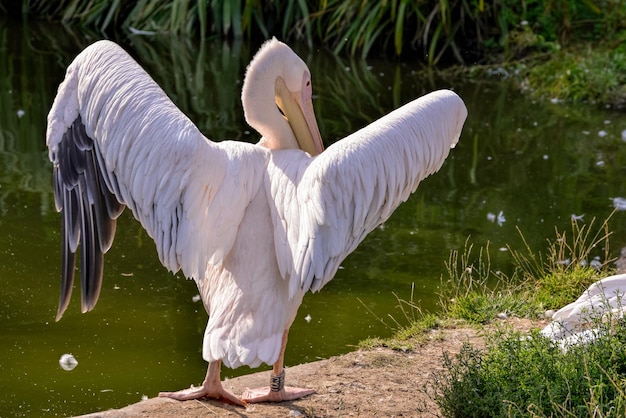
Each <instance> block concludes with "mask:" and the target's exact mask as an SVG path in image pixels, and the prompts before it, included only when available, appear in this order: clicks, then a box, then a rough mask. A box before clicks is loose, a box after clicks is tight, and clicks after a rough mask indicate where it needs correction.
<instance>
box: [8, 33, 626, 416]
mask: <svg viewBox="0 0 626 418" xmlns="http://www.w3.org/2000/svg"><path fill="white" fill-rule="evenodd" d="M96 38H98V37H97V36H96V35H93V34H85V33H81V32H72V31H68V30H66V29H64V28H62V27H57V26H49V25H46V24H43V23H42V24H37V25H34V24H31V25H30V27H28V26H24V25H21V24H15V23H13V22H7V21H5V22H0V49H2V53H1V54H0V104H1V106H2V112H0V231H1V233H0V278H1V279H2V283H3V286H2V287H1V288H0V300H1V301H2V303H1V304H0V327H1V329H2V331H3V332H2V333H1V334H0V347H1V351H0V352H2V353H3V356H2V358H0V369H1V370H2V373H0V390H1V391H2V393H3V394H5V396H2V397H0V415H1V416H4V415H26V416H30V415H69V414H78V413H86V412H89V411H94V410H97V409H103V408H110V407H114V406H121V405H124V404H127V403H130V402H135V401H137V400H139V399H140V397H141V396H142V395H144V394H145V395H148V396H154V395H155V394H156V393H157V391H159V390H173V389H179V388H181V387H183V386H185V385H187V384H190V383H199V382H200V381H201V379H202V378H203V376H204V372H205V367H206V365H205V363H204V362H203V361H202V359H201V353H200V349H201V342H202V333H203V331H204V327H205V325H206V314H205V313H204V309H203V308H202V305H201V303H200V302H194V299H193V298H194V296H195V295H196V293H197V291H196V289H195V285H194V284H193V283H192V282H189V281H187V280H185V279H184V278H182V277H180V276H176V277H174V278H173V277H172V276H171V275H170V274H169V273H167V272H166V271H165V269H164V268H163V267H162V266H161V265H160V263H159V261H158V259H157V257H156V251H155V249H154V244H153V243H152V241H151V239H150V238H149V237H148V236H147V235H146V233H145V232H144V231H143V230H142V229H141V227H140V226H139V224H138V223H137V222H135V221H134V220H133V219H132V216H131V215H130V214H129V213H125V214H124V215H123V216H122V219H121V220H120V222H119V225H118V233H117V236H116V240H115V244H114V246H113V248H112V250H111V251H110V252H109V253H108V254H107V258H106V267H105V275H106V278H105V281H104V288H103V290H102V294H101V299H100V302H99V303H98V306H97V308H96V309H95V311H93V312H91V313H89V314H87V315H81V314H80V313H79V305H78V301H77V300H74V301H73V303H72V304H71V305H70V308H69V310H68V312H67V313H66V315H65V317H64V318H63V320H62V321H61V322H59V323H55V322H53V318H54V315H55V311H56V303H57V300H58V291H59V290H58V286H59V275H60V263H59V260H60V235H59V229H60V219H59V216H58V214H56V212H55V210H54V202H53V197H52V186H51V167H50V163H49V162H48V159H47V152H46V149H45V144H44V142H43V141H44V137H45V127H46V125H45V119H46V115H47V112H48V109H49V108H50V105H51V103H52V100H53V98H54V95H55V92H56V88H57V86H58V83H59V82H60V80H61V79H62V77H63V74H64V71H65V68H66V66H67V65H68V64H69V63H70V62H71V60H72V58H73V57H74V56H75V55H76V54H77V53H78V52H79V51H80V50H81V49H82V48H84V47H85V46H86V45H88V44H90V43H91V42H92V41H93V40H95V39H96ZM117 41H118V42H120V43H122V45H123V46H124V47H125V48H126V49H128V50H129V51H130V52H131V54H132V55H133V56H134V57H135V58H136V59H138V61H139V62H140V63H141V64H142V65H143V66H144V67H145V68H146V70H147V71H148V73H150V74H151V75H152V76H153V77H154V78H155V80H156V81H157V82H158V83H159V84H160V85H161V86H163V87H164V89H165V90H166V92H167V94H168V95H169V96H170V97H171V98H172V99H173V100H174V102H175V103H176V104H177V105H178V106H179V107H180V108H181V109H182V110H183V112H185V113H186V114H187V115H189V116H190V118H191V119H192V120H194V121H195V122H196V123H197V124H198V126H199V127H200V129H201V130H202V131H203V132H204V133H205V134H206V135H207V136H208V137H210V138H229V139H232V138H234V139H240V140H244V141H250V142H255V141H256V140H257V134H256V133H255V132H252V131H251V130H250V129H249V127H247V126H246V125H245V123H244V122H243V119H242V109H241V104H240V101H239V94H240V88H241V82H242V77H243V73H244V70H245V67H246V65H247V63H248V62H249V59H250V56H251V55H252V53H254V52H255V51H256V49H257V48H258V45H244V44H238V43H232V44H231V43H225V44H222V43H218V42H206V43H199V42H195V41H190V40H185V39H176V38H165V37H160V38H159V37H138V36H130V37H124V36H120V37H119V39H117ZM296 49H297V51H298V52H299V54H300V55H301V56H302V57H303V59H304V60H305V61H306V62H307V63H308V64H309V67H310V68H311V72H312V74H313V81H314V93H315V97H314V101H315V103H314V106H315V110H316V114H317V116H318V119H319V125H320V130H321V132H322V134H323V136H324V138H325V139H326V141H327V143H330V142H332V141H334V140H336V139H338V138H342V137H344V136H345V135H347V134H348V133H351V132H353V131H354V130H356V129H358V128H359V127H361V126H363V125H365V124H367V123H368V122H370V121H372V120H375V119H377V118H379V117H380V116H382V115H384V114H386V113H388V112H389V111H390V110H392V109H394V108H396V107H398V106H399V105H401V104H403V103H405V102H407V101H409V100H411V99H413V98H415V97H417V96H420V95H422V94H424V93H427V92H429V91H431V90H433V89H436V88H442V87H453V88H454V89H455V90H456V91H457V92H458V93H459V94H460V95H461V97H463V98H464V100H465V101H466V104H467V107H468V109H469V118H468V121H467V124H466V128H465V130H464V133H463V136H462V139H461V142H460V143H459V145H458V146H457V149H455V150H454V151H453V153H452V154H451V157H450V158H449V160H448V161H447V162H446V164H445V165H444V167H443V168H442V169H441V171H440V172H439V173H438V174H437V175H436V176H433V177H432V178H430V179H428V180H426V181H424V183H423V184H422V185H421V186H420V190H419V191H418V193H417V194H416V195H414V196H413V197H412V198H411V199H410V200H409V201H408V202H407V203H406V204H404V205H402V206H401V207H400V208H399V209H398V211H397V212H396V213H395V215H394V216H393V218H392V219H391V220H390V221H389V222H387V223H386V224H385V225H384V227H383V228H380V229H378V230H376V231H374V232H373V233H372V234H371V235H370V236H369V237H368V239H367V240H366V241H365V242H364V243H363V244H362V245H361V246H360V247H359V249H358V250H357V251H356V252H355V253H354V254H353V255H351V256H350V257H349V258H348V259H347V260H346V261H345V262H344V263H343V265H342V269H341V270H340V271H339V272H338V274H337V276H336V278H335V279H334V280H333V281H332V282H331V283H330V284H329V285H328V286H327V287H326V288H325V289H324V290H323V291H322V292H321V293H320V294H316V295H309V296H307V297H306V298H305V300H304V303H303V305H302V307H301V309H300V312H299V315H298V318H297V319H296V322H295V324H294V326H293V328H292V333H291V338H290V344H289V347H288V349H287V364H288V365H292V364H297V363H300V362H304V361H312V360H315V359H316V358H318V357H328V356H330V355H334V354H338V353H341V352H345V351H347V350H350V349H351V345H353V344H356V343H357V342H358V341H359V340H361V339H363V338H366V337H367V336H385V335H389V334H390V333H391V330H389V329H387V328H386V327H384V326H383V325H381V324H380V323H379V322H378V321H377V320H376V319H375V318H374V317H373V316H372V315H371V314H370V313H369V311H371V312H373V313H375V314H376V315H378V316H380V317H385V316H386V315H387V314H388V313H392V314H394V315H395V316H396V317H398V318H401V314H400V313H399V311H397V310H396V309H395V306H396V305H397V301H396V299H395V296H394V295H393V292H396V293H397V294H399V296H400V297H402V298H406V299H408V298H409V295H410V287H411V283H412V282H415V283H416V296H417V298H418V299H420V301H421V302H420V303H421V305H422V306H423V307H424V308H425V309H427V310H428V309H436V306H435V302H436V299H437V296H436V295H435V290H436V287H437V285H438V284H439V279H440V276H441V275H442V274H443V273H444V271H445V269H444V261H445V260H446V259H447V257H448V254H449V251H450V250H451V249H460V248H462V247H463V245H464V243H465V241H466V239H467V237H468V236H471V238H470V239H471V242H474V243H478V244H481V243H485V242H487V241H491V242H492V248H494V249H497V248H500V247H504V246H505V244H507V243H508V244H511V245H512V246H514V247H515V246H519V244H520V243H519V238H518V233H517V231H516V226H519V227H520V228H521V229H522V230H523V232H524V234H525V236H526V238H527V240H528V241H529V243H530V244H531V245H533V246H534V247H535V248H542V245H544V242H545V239H546V237H552V236H553V235H554V233H553V231H554V226H555V225H556V226H558V227H559V228H560V229H564V228H566V227H567V226H568V225H569V222H570V217H571V215H572V214H576V215H577V216H581V215H584V216H583V220H584V221H587V222H588V221H590V220H591V219H592V218H593V217H594V216H596V217H599V218H601V219H603V218H604V217H606V216H607V215H608V214H609V213H610V211H611V209H612V208H611V200H610V198H613V197H625V196H626V190H624V185H623V182H622V181H621V178H622V176H623V170H624V168H623V167H624V158H625V157H626V154H625V151H624V143H623V142H622V140H621V132H622V131H623V130H624V129H625V128H626V121H625V119H624V115H623V114H621V113H615V112H600V111H597V110H595V109H592V108H589V107H584V106H566V105H562V104H552V103H533V102H529V101H527V100H524V99H522V98H521V97H519V95H517V94H515V93H513V92H512V90H510V89H508V88H506V85H504V84H503V83H501V82H496V81H490V80H487V81H481V82H472V83H459V82H458V81H448V80H441V79H438V78H437V77H436V75H432V74H431V75H430V76H428V75H426V76H425V75H424V73H421V72H418V71H417V68H416V67H415V66H411V65H408V64H401V63H389V62H380V61H375V60H370V61H367V62H365V61H360V60H354V59H352V60H351V59H344V58H338V57H335V56H332V55H331V54H329V53H327V52H326V51H323V50H317V49H315V50H308V49H304V48H296ZM600 131H603V132H604V133H605V134H602V135H599V134H598V133H599V132H600ZM500 212H501V213H502V216H503V218H504V221H503V222H500V223H498V222H491V221H490V220H489V218H488V215H489V214H494V215H495V216H496V217H497V215H498V214H499V213H500ZM611 226H612V227H613V229H614V231H615V232H616V236H615V239H614V241H613V242H614V243H615V245H614V248H615V249H617V248H619V247H620V246H622V245H624V244H625V242H624V241H626V240H624V238H622V237H623V231H624V227H625V225H624V217H623V216H621V214H618V215H617V216H614V218H613V219H612V221H611ZM594 255H595V254H594ZM492 262H494V263H499V264H500V265H502V269H504V270H506V269H507V266H509V265H510V259H509V258H508V254H506V253H500V252H498V253H497V254H495V255H494V257H492ZM359 300H361V301H362V302H363V303H364V304H365V305H366V306H367V308H366V307H365V306H363V305H361V303H360V302H359ZM307 317H308V318H309V319H310V321H307V320H305V318H307ZM64 353H72V354H73V355H74V356H75V358H76V360H77V361H78V366H77V367H76V368H75V369H74V370H72V371H71V372H67V371H65V370H63V369H61V367H60V366H59V358H60V356H61V355H62V354H64ZM129 371H131V372H129ZM248 371H249V370H245V369H242V370H237V371H234V372H232V373H229V371H228V370H227V369H224V374H225V375H230V376H233V375H235V374H237V373H245V372H248Z"/></svg>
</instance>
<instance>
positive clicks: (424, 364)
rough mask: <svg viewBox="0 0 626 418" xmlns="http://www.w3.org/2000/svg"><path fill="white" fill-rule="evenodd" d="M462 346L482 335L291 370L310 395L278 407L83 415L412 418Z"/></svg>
mask: <svg viewBox="0 0 626 418" xmlns="http://www.w3.org/2000/svg"><path fill="white" fill-rule="evenodd" d="M505 322H506V325H507V326H512V327H514V328H515V329H518V330H520V331H527V330H529V329H531V328H539V327H543V326H545V323H542V322H539V321H535V322H532V321H529V320H523V319H515V318H514V319H509V320H506V321H505ZM464 342H470V343H471V344H473V345H474V346H477V347H481V346H482V345H483V332H481V330H479V329H475V328H452V329H442V330H433V331H431V332H430V334H429V335H428V339H427V341H426V342H425V343H421V344H419V346H415V347H414V348H413V350H411V351H408V352H399V351H394V350H390V349H388V348H376V349H372V350H358V351H355V352H352V353H348V354H345V355H342V356H338V357H332V358H330V359H327V360H321V361H317V362H314V363H309V364H303V365H300V366H295V367H290V368H288V369H287V371H286V383H287V385H289V386H299V387H306V388H313V389H315V390H316V393H315V394H314V395H311V396H309V397H306V398H304V399H300V400H297V401H293V402H284V403H280V404H252V405H249V406H247V407H246V408H243V407H236V406H232V405H228V404H225V403H223V402H220V401H214V400H202V401H186V402H178V401H173V400H169V399H160V398H152V399H148V400H146V401H142V402H139V403H136V404H133V405H130V406H127V407H125V408H122V409H116V410H110V411H104V412H97V413H93V414H89V415H84V416H83V417H89V418H96V417H103V418H112V417H157V418H165V417H173V416H175V417H178V418H188V417H189V418H190V417H213V416H219V417H221V416H230V417H270V418H273V417H307V418H309V417H370V416H379V417H415V416H438V412H439V411H438V409H437V406H436V405H435V404H434V403H433V401H432V400H431V399H430V398H429V397H428V396H427V394H426V393H425V390H424V387H425V384H426V383H427V382H429V381H430V379H431V377H432V376H433V374H434V373H436V372H438V371H441V370H442V369H443V353H444V352H448V353H450V354H454V353H458V352H459V350H460V348H461V346H462V344H463V343H464ZM269 373H270V372H269V371H267V372H262V373H255V374H252V375H247V376H241V377H238V378H235V379H230V380H228V381H226V382H225V384H224V386H225V387H226V388H229V389H230V390H232V391H233V392H234V393H242V392H243V391H244V390H245V389H246V388H247V387H259V386H267V384H268V382H269Z"/></svg>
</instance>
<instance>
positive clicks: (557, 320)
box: [541, 274, 626, 349]
mask: <svg viewBox="0 0 626 418" xmlns="http://www.w3.org/2000/svg"><path fill="white" fill-rule="evenodd" d="M625 295H626V274H617V275H614V276H609V277H606V278H604V279H602V280H598V281H597V282H595V283H594V284H592V285H591V286H589V288H588V289H587V290H585V291H584V292H583V294H582V295H580V297H579V298H578V299H577V300H576V301H574V302H572V303H570V304H569V305H567V306H564V307H563V308H561V309H559V310H558V311H556V312H555V313H554V314H553V315H552V322H550V323H549V324H548V325H547V326H546V327H545V328H544V329H542V330H541V334H542V335H543V336H545V337H547V338H551V339H552V340H554V341H557V342H558V343H559V344H560V345H561V347H562V348H564V349H567V347H568V346H570V345H574V344H580V343H587V342H591V341H593V340H595V339H596V338H598V337H599V336H600V335H602V333H603V331H602V330H601V329H599V328H598V325H600V323H601V322H606V321H614V320H616V319H619V318H622V317H623V316H624V310H625V309H626V300H624V296H625Z"/></svg>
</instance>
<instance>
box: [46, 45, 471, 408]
mask: <svg viewBox="0 0 626 418" xmlns="http://www.w3.org/2000/svg"><path fill="white" fill-rule="evenodd" d="M311 91H312V90H311V77H310V73H309V70H308V68H307V66H306V65H305V63H304V62H303V61H302V60H301V59H300V58H299V57H298V56H297V55H296V54H295V53H294V52H293V51H292V50H291V49H289V48H288V47H287V46H286V45H284V44H283V43H281V42H279V41H277V40H275V39H272V40H270V41H268V42H266V43H265V44H264V45H263V46H262V48H261V49H260V50H259V52H258V53H257V55H256V56H255V57H254V59H253V60H252V62H251V63H250V65H249V67H248V69H247V72H246V77H245V80H244V86H243V92H242V103H243V108H244V112H245V117H246V120H247V122H248V123H249V124H250V126H252V127H253V128H254V129H256V130H257V131H258V132H259V133H260V134H261V135H262V138H261V140H260V141H259V143H258V144H256V145H253V144H247V143H241V142H231V141H223V142H219V143H215V142H212V141H210V140H208V139H207V138H205V137H204V136H203V135H202V133H200V131H199V130H198V128H196V126H195V125H194V124H193V123H192V122H191V121H190V120H189V119H188V118H187V117H186V116H185V115H183V114H182V113H181V112H180V110H179V109H178V108H176V106H175V105H174V104H173V103H172V102H171V101H170V100H169V99H168V97H167V96H166V95H165V93H164V92H163V91H162V90H161V89H160V88H159V87H158V86H157V84H156V83H155V82H154V81H153V80H152V79H151V78H150V77H149V76H148V74H147V73H146V72H145V71H144V70H143V69H142V68H141V67H140V66H139V65H138V64H137V63H136V62H135V61H133V59H132V58H131V57H130V56H129V55H128V54H127V53H126V52H124V51H123V50H122V49H121V48H120V47H118V46H117V45H115V44H113V43H111V42H108V41H100V42H97V43H95V44H93V45H92V46H90V47H88V48H87V49H85V50H84V51H83V52H82V53H81V54H80V55H79V56H78V57H76V59H75V60H74V61H73V62H72V64H71V65H70V66H69V67H68V69H67V74H66V77H65V80H64V81H63V82H62V84H61V85H60V86H59V91H58V93H57V96H56V98H55V101H54V104H53V106H52V109H51V110H50V114H49V115H48V130H47V143H48V147H49V154H50V159H51V160H52V162H53V163H54V184H55V197H56V205H57V209H58V210H59V211H61V212H62V219H63V231H64V232H63V266H62V291H61V298H60V302H59V309H58V314H57V320H58V319H60V318H61V316H62V315H63V312H64V311H65V309H66V308H67V306H68V303H69V299H70V295H71V290H72V282H73V275H74V254H75V252H76V251H77V247H78V244H79V243H81V246H82V250H81V270H82V272H81V284H82V310H83V312H86V311H89V310H91V309H93V307H94V305H95V304H96V301H97V299H98V295H99V292H100V287H101V283H102V275H103V254H104V253H105V252H106V251H107V250H108V249H109V248H110V246H111V244H112V241H113V236H114V234H115V222H116V221H115V220H116V218H117V217H118V216H119V215H120V213H121V212H122V210H123V208H124V207H125V206H128V207H129V208H130V209H131V211H132V212H133V214H134V216H135V218H137V219H138V220H139V221H140V222H141V224H142V225H143V227H144V228H145V229H146V230H147V231H148V233H149V234H150V236H151V237H152V238H153V239H154V241H155V243H156V247H157V251H158V254H159V258H160V260H161V262H162V263H163V265H164V266H165V267H167V268H168V269H169V270H171V271H173V272H176V271H178V270H181V269H182V271H183V273H184V274H185V276H186V277H188V278H192V279H194V280H195V282H196V284H197V286H198V289H199V292H200V295H201V297H202V300H203V302H204V306H205V308H206V310H207V312H208V314H209V321H208V324H207V327H206V331H205V335H204V344H203V357H204V359H205V360H206V361H208V362H209V367H208V371H207V375H206V378H205V380H204V383H203V385H202V386H200V387H197V388H190V389H186V390H181V391H178V392H162V393H160V394H159V396H166V397H170V398H174V399H179V400H185V399H195V398H201V397H205V396H206V397H215V398H225V399H228V400H230V401H232V402H234V403H236V404H245V403H246V402H260V401H283V400H290V399H296V398H299V397H302V396H306V395H309V394H311V393H313V392H314V391H313V390H311V389H299V388H291V387H286V386H284V368H283V360H284V351H285V346H286V343H287V333H288V330H289V327H290V326H291V324H292V322H293V320H294V318H295V316H296V312H297V310H298V307H299V306H300V303H301V302H302V297H303V296H304V294H305V292H306V291H307V290H311V291H317V290H319V289H321V288H322V287H323V286H324V285H325V284H326V283H328V281H330V280H331V279H332V277H333V275H334V274H335V272H336V271H337V269H338V267H339V264H340V263H341V262H342V260H344V258H345V257H346V256H347V255H348V254H350V252H352V251H353V250H354V249H355V248H356V246H357V245H358V244H359V243H360V242H361V241H362V240H363V239H364V238H365V236H366V235H367V234H368V233H369V232H370V231H371V230H373V229H374V228H375V227H376V226H378V225H379V224H381V223H382V222H384V221H385V220H386V219H387V218H389V216H390V215H391V213H392V212H393V211H394V209H395V208H396V207H397V206H398V205H399V204H400V203H401V202H403V201H405V200H406V199H407V198H408V197H409V195H410V194H411V193H412V192H414V191H415V189H416V188H417V186H418V184H419V182H420V181H421V180H422V179H424V178H425V177H427V176H428V175H430V174H432V173H434V172H436V171H437V170H438V169H439V168H440V167H441V165H442V164H443V161H444V160H445V158H446V156H447V155H448V152H449V150H450V148H451V147H452V146H454V145H455V144H456V142H457V141H458V139H459V136H460V133H461V128H462V126H463V123H464V121H465V118H466V115H467V111H466V108H465V106H464V104H463V101H462V100H461V99H460V98H459V97H458V96H457V95H456V94H454V93H452V92H450V91H438V92H435V93H431V94H429V95H427V96H424V97H422V98H420V99H417V100H415V101H413V102H411V103H409V104H407V105H405V106H403V107H401V108H400V109H397V110H395V111H394V112H392V113H390V114H389V115H387V116H385V117H383V118H381V119H380V120H378V121H376V122H374V123H372V124H371V125H369V126H367V127H365V128H363V129H362V130H360V131H358V132H356V133H354V134H352V135H350V136H349V137H347V138H345V139H343V140H342V141H339V142H337V143H335V144H334V145H332V146H330V147H329V148H328V149H327V150H326V151H324V152H322V151H323V148H322V142H321V137H320V134H319V131H318V128H317V123H316V120H315V116H314V113H313V108H312V105H311ZM277 106H278V108H280V111H279V109H278V108H277ZM317 154H319V155H317ZM221 363H224V364H225V365H226V366H228V367H230V368H236V367H239V366H243V365H247V366H250V367H256V366H259V365H260V364H261V363H266V364H272V365H273V371H272V377H271V382H270V383H271V384H270V387H266V388H260V389H254V390H248V391H246V392H245V393H244V394H243V398H242V399H240V398H239V397H237V396H235V395H234V394H232V393H230V392H229V391H227V390H225V389H224V388H223V387H222V384H221V382H220V367H221Z"/></svg>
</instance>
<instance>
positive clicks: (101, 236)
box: [47, 41, 269, 319]
mask: <svg viewBox="0 0 626 418" xmlns="http://www.w3.org/2000/svg"><path fill="white" fill-rule="evenodd" d="M47 143H48V148H49V155H50V159H51V160H52V162H53V163H54V183H55V203H56V206H57V209H58V210H59V211H61V212H63V216H62V219H63V230H64V232H63V264H62V265H63V269H62V275H63V276H62V291H61V299H60V301H59V310H58V313H57V319H59V318H60V317H61V315H62V314H63V312H64V310H65V309H66V307H67V305H68V303H69V298H70V296H71V289H72V282H73V273H74V254H75V253H76V251H77V247H78V244H79V243H80V244H81V247H82V250H81V260H82V261H81V270H82V271H81V282H82V296H83V311H86V310H90V309H92V308H93V306H94V305H95V303H96V301H97V299H98V295H99V292H100V287H101V284H102V270H103V257H104V253H105V252H106V251H107V250H108V249H109V248H110V246H111V244H112V241H113V237H114V235H115V224H116V218H117V217H118V216H119V215H120V213H121V212H122V210H123V209H124V207H125V206H128V207H129V208H130V209H131V211H132V212H133V215H134V216H135V218H137V219H138V220H139V221H140V222H141V224H142V225H143V227H144V228H145V229H146V230H147V232H148V234H149V235H150V236H151V237H152V238H153V239H154V241H155V243H156V247H157V251H158V254H159V258H160V260H161V262H162V263H163V264H164V265H165V266H166V267H167V268H168V269H170V270H172V271H178V270H179V269H182V270H183V272H184V273H185V275H186V276H187V277H190V278H194V279H197V280H200V279H201V278H202V277H203V276H204V273H205V270H206V265H207V262H209V261H212V262H214V263H217V264H219V263H220V262H221V259H222V258H223V257H224V256H225V255H226V254H227V253H228V251H229V249H230V248H231V247H232V245H233V242H234V240H235V237H236V235H237V228H236V226H237V225H239V223H240V221H241V219H242V217H243V215H244V211H245V209H246V207H247V205H248V203H249V202H250V200H251V198H252V196H253V195H254V193H256V191H257V190H258V188H259V185H260V183H261V180H260V179H261V178H262V175H261V173H262V170H264V169H265V166H266V161H267V159H268V158H269V157H268V155H269V154H268V151H267V150H264V149H262V148H260V147H255V146H253V145H250V144H243V143H220V144H215V143H213V142H211V141H209V140H207V139H206V138H205V137H204V136H203V135H202V134H201V133H200V131H199V130H198V129H197V128H196V127H195V125H194V124H193V123H192V122H191V121H190V120H189V119H188V118H187V117H186V116H185V115H183V114H182V113H181V112H180V110H179V109H178V108H176V106H175V105H174V104H173V103H172V102H171V101H170V100H169V98H168V97H167V96H166V94H165V93H164V92H163V91H162V90H161V89H160V88H159V87H158V86H157V84H156V83H155V82H154V81H153V80H152V79H151V78H150V76H149V75H148V74H147V73H146V72H145V71H144V70H143V69H142V68H141V67H140V66H139V65H138V64H137V63H136V62H135V61H134V60H133V59H132V58H131V57H130V56H129V55H128V54H127V53H126V52H125V51H124V50H122V49H121V48H120V47H118V46H117V45H116V44H114V43H112V42H108V41H100V42H97V43H95V44H93V45H91V46H90V47H88V48H86V49H85V50H84V51H83V52H82V53H81V54H80V55H79V56H78V57H76V59H75V60H74V61H73V62H72V64H71V65H70V66H69V67H68V70H67V73H66V77H65V80H64V81H63V83H61V85H60V86H59V91H58V93H57V96H56V98H55V101H54V104H53V106H52V109H51V110H50V113H49V115H48V130H47ZM233 190H237V191H238V192H237V193H233V192H232V191H233ZM215 211H222V212H221V213H219V212H215Z"/></svg>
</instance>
